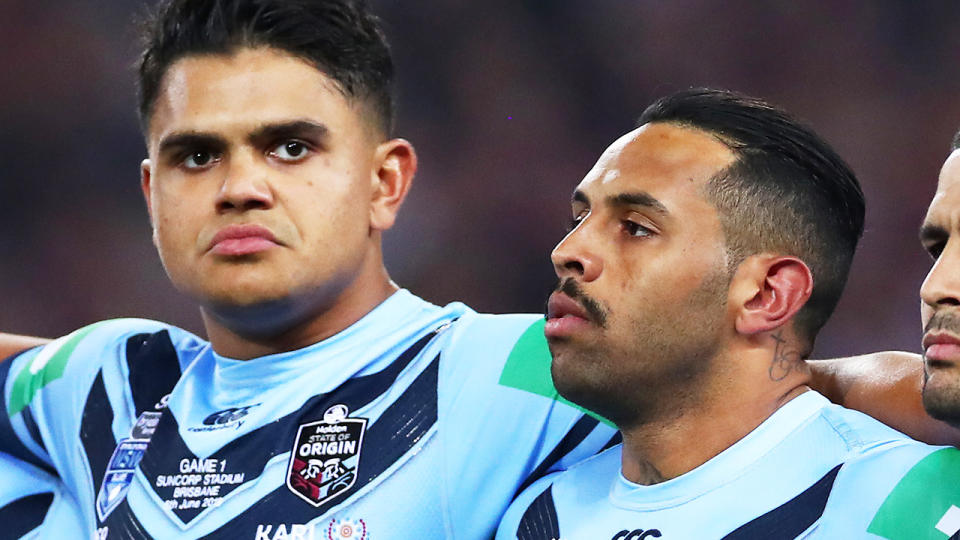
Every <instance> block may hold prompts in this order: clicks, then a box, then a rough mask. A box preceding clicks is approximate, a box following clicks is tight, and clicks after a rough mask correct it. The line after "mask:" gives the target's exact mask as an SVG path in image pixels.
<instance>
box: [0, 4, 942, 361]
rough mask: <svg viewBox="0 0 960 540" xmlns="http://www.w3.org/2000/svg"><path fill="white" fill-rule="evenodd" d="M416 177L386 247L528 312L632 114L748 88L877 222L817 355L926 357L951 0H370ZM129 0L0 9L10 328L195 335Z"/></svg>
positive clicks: (3, 226)
mask: <svg viewBox="0 0 960 540" xmlns="http://www.w3.org/2000/svg"><path fill="white" fill-rule="evenodd" d="M373 4H374V6H375V8H376V10H377V12H378V13H379V14H380V15H381V16H382V18H383V19H384V21H385V24H386V29H387V33H388V36H389V38H390V40H391V42H392V44H393V49H394V52H395V58H396V63H397V68H398V74H399V85H398V90H399V104H400V106H399V122H398V127H399V129H398V132H399V134H400V135H402V136H404V137H406V138H408V139H410V140H411V141H413V143H414V144H415V145H416V147H417V149H418V151H419V156H420V171H419V173H418V175H417V180H416V183H415V186H414V189H413V192H412V194H411V196H410V198H409V200H408V202H407V204H406V206H405V208H404V211H403V213H402V217H401V219H400V221H399V223H398V224H397V226H396V228H395V229H394V230H393V231H392V232H391V233H390V234H389V235H388V237H387V247H386V251H387V262H388V265H389V267H390V268H391V270H392V274H393V277H394V279H395V280H396V281H397V282H399V283H400V284H401V285H403V286H405V287H407V288H410V289H411V290H413V291H414V292H416V293H418V294H420V295H422V296H424V297H425V298H427V299H429V300H432V301H434V302H436V303H446V302H449V301H453V300H462V301H465V302H466V303H468V304H470V305H471V306H473V307H474V308H476V309H479V310H484V311H492V312H510V311H540V310H542V306H543V301H544V298H545V296H546V294H547V292H548V290H549V289H550V288H551V287H552V285H553V282H554V277H553V272H552V270H551V266H550V263H549V259H548V253H549V251H550V249H551V248H552V246H553V245H554V244H555V243H556V242H557V241H558V240H559V239H560V238H561V236H562V235H563V233H564V231H565V227H566V224H567V222H568V220H569V202H568V201H569V195H570V192H571V190H572V189H573V187H574V186H575V185H576V184H577V182H579V180H580V179H581V177H582V176H583V175H584V173H586V172H587V171H588V170H589V169H590V167H591V165H592V164H593V162H594V161H595V160H596V158H597V157H598V156H599V154H600V153H601V152H602V151H603V149H604V148H605V147H606V146H607V145H608V144H609V143H610V142H612V141H613V140H614V139H615V138H617V137H618V136H619V135H621V134H622V133H624V132H626V131H628V130H630V129H631V128H632V126H633V122H634V120H635V119H636V118H637V116H638V115H639V114H640V112H641V111H642V110H643V109H644V108H645V106H646V105H647V104H648V103H649V102H650V101H652V100H653V99H655V98H656V97H659V96H660V95H663V94H665V93H668V92H671V91H674V90H677V89H681V88H684V87H688V86H716V87H724V88H730V89H735V90H740V91H743V92H746V93H750V94H754V95H757V96H760V97H763V98H766V99H768V100H769V101H772V102H774V103H776V104H779V105H782V106H784V107H786V108H787V109H788V110H790V111H792V112H793V113H795V114H796V115H798V116H800V117H801V118H803V119H805V120H806V121H807V122H809V123H810V124H812V125H813V126H814V128H816V129H817V130H818V131H819V132H820V133H821V134H822V135H824V136H825V137H826V139H827V140H829V141H830V142H831V143H833V144H834V146H835V147H836V148H837V149H838V150H839V152H840V153H841V155H843V156H844V157H845V158H846V159H847V160H848V162H849V163H850V164H851V165H852V167H853V169H854V170H855V171H856V172H857V174H858V176H859V178H860V180H861V182H862V184H863V187H864V190H865V192H866V195H867V205H868V211H867V229H866V234H865V237H864V239H863V242H862V244H861V248H860V250H859V252H858V255H857V258H856V261H855V264H854V267H853V272H852V275H851V278H850V282H849V285H848V287H847V291H846V293H845V295H844V299H843V300H842V302H841V304H840V307H839V308H838V311H837V313H836V315H835V316H834V318H833V320H832V321H831V322H830V323H829V324H828V326H827V328H826V329H825V330H824V332H823V333H822V334H821V338H820V340H819V342H818V344H817V349H816V353H817V354H818V355H819V356H830V355H841V354H853V353H858V352H865V351H868V350H878V349H906V350H914V351H916V350H918V349H919V340H920V335H921V332H920V324H919V300H918V295H917V291H918V288H919V286H920V283H921V281H922V279H923V277H924V275H925V273H926V271H927V270H928V269H929V266H930V264H931V261H930V259H929V257H927V256H926V255H925V254H924V253H923V251H922V250H921V249H920V246H919V243H918V241H917V229H918V226H919V224H920V222H921V220H922V218H923V215H924V211H925V208H926V205H927V203H928V202H929V199H930V197H931V195H932V194H933V192H934V189H935V186H936V178H937V173H938V171H939V168H940V165H941V164H942V162H943V160H944V158H945V157H946V155H947V153H948V148H949V143H950V139H951V137H952V135H953V133H954V132H955V131H956V129H957V128H958V127H960V62H958V61H957V60H958V51H960V33H957V32H955V31H954V29H955V28H956V26H957V23H958V22H960V3H956V2H906V1H900V2H866V1H859V2H854V1H844V0H830V1H819V2H792V1H785V0H784V1H769V2H768V1H762V2H761V1H754V2H746V1H739V0H735V1H719V0H713V1H706V0H703V1H696V0H691V1H687V0H681V1H671V2H662V1H656V2H655V1H647V0H538V1H534V0H485V1H483V2H478V1H475V0H471V1H467V0H421V1H418V2H409V1H400V0H373ZM141 8H142V5H141V3H140V2H136V1H131V0H98V1H97V2H91V1H87V0H85V1H79V0H60V1H57V0H33V1H29V2H28V1H25V0H4V1H3V2H0V63H2V66H3V67H2V70H0V72H2V73H3V81H2V83H0V329H2V330H4V331H12V332H19V333H30V334H40V335H46V336H56V335H62V334H63V333H65V332H68V331H70V330H73V329H75V328H77V327H79V326H81V325H83V324H86V323H88V322H91V321H94V320H98V319H103V318H110V317H119V316H139V317H148V318H156V319H161V320H164V321H168V322H172V323H175V324H179V325H181V326H184V327H186V328H189V329H191V330H194V331H197V332H200V331H201V330H202V328H201V326H200V322H199V317H198V315H197V310H196V308H195V306H194V305H192V304H191V302H190V301H189V300H187V299H185V298H184V297H182V296H181V295H179V294H178V293H176V292H175V291H174V290H173V288H172V286H171V285H170V284H169V283H168V281H167V280H166V277H165V275H164V273H163V269H162V267H161V266H160V263H159V260H158V258H157V256H156V254H155V252H154V250H153V246H152V244H151V241H150V228H149V224H148V220H147V217H146V212H145V209H144V204H143V202H142V201H141V195H140V190H139V183H138V165H139V162H140V160H141V159H142V158H143V157H144V148H143V142H142V139H141V136H140V133H139V128H138V124H137V120H136V116H135V114H134V109H135V99H134V84H133V79H134V72H133V69H132V65H133V62H134V60H135V58H136V55H137V48H136V45H135V43H134V32H133V30H132V27H131V24H130V22H131V19H132V17H133V16H134V15H135V14H136V13H137V12H138V11H140V10H141Z"/></svg>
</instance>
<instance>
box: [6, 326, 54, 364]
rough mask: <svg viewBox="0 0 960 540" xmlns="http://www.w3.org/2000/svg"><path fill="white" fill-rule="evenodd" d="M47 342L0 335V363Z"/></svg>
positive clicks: (24, 337)
mask: <svg viewBox="0 0 960 540" xmlns="http://www.w3.org/2000/svg"><path fill="white" fill-rule="evenodd" d="M49 342H50V340H49V339H43V338H36V337H29V336H16V335H13V334H2V333H0V362H2V361H3V360H4V359H5V358H10V357H11V356H13V355H15V354H17V353H18V352H21V351H25V350H27V349H29V348H32V347H36V346H38V345H43V344H45V343H49Z"/></svg>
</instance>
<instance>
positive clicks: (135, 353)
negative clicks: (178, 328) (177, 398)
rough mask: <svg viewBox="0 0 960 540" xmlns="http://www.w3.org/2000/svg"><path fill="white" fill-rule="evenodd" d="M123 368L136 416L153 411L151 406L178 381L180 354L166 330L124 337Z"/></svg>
mask: <svg viewBox="0 0 960 540" xmlns="http://www.w3.org/2000/svg"><path fill="white" fill-rule="evenodd" d="M126 357H127V370H128V371H129V373H130V375H129V377H128V381H129V382H130V393H131V394H132V396H133V405H134V408H135V409H136V410H137V413H136V414H137V416H140V414H141V413H143V412H144V411H153V410H156V409H155V407H154V405H156V404H157V403H159V402H160V400H161V399H163V396H165V395H166V394H169V393H170V392H171V391H172V390H173V387H174V386H176V384H177V381H179V380H180V357H179V356H178V355H177V350H176V349H175V348H174V347H173V342H172V341H170V332H168V331H167V330H161V331H160V332H155V333H152V334H137V335H135V336H132V337H131V338H129V339H127V354H126Z"/></svg>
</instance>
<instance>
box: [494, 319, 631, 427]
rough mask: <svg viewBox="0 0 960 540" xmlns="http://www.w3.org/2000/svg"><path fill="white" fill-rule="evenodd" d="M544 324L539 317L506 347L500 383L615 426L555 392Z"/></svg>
mask: <svg viewBox="0 0 960 540" xmlns="http://www.w3.org/2000/svg"><path fill="white" fill-rule="evenodd" d="M546 324H547V323H546V321H545V320H543V319H541V320H539V321H537V322H535V323H533V324H531V325H530V328H527V329H526V330H525V331H524V332H523V335H521V336H520V339H518V340H517V342H516V343H515V344H514V346H513V350H512V351H510V356H509V357H507V363H506V365H504V366H503V372H501V373H500V384H501V385H503V386H509V387H510V388H516V389H518V390H524V391H526V392H530V393H533V394H537V395H540V396H545V397H548V398H550V399H553V400H556V401H559V402H560V403H565V404H567V405H569V406H571V407H573V408H575V409H578V410H580V411H583V412H585V413H587V414H589V415H590V416H592V417H594V418H596V419H597V420H600V421H601V422H603V423H604V424H607V425H608V426H611V427H616V426H614V425H613V423H612V422H610V421H609V420H607V419H606V418H603V417H602V416H600V415H598V414H596V413H593V412H591V411H588V410H587V409H584V408H583V407H581V406H579V405H576V404H574V403H570V402H569V401H568V400H566V399H564V398H563V397H562V396H561V395H560V394H558V393H557V389H556V388H555V387H554V386H553V377H551V376H550V361H551V358H550V348H549V347H548V346H547V338H545V337H544V336H543V327H544V326H545V325H546Z"/></svg>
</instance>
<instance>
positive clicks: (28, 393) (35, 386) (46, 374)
mask: <svg viewBox="0 0 960 540" xmlns="http://www.w3.org/2000/svg"><path fill="white" fill-rule="evenodd" d="M104 322H105V321H104ZM101 324H103V322H98V323H94V324H91V325H90V326H85V327H83V328H81V329H79V330H77V331H75V332H73V333H72V334H68V335H66V336H64V337H62V338H60V339H58V340H56V341H54V342H52V343H48V344H47V345H45V346H44V347H43V348H42V349H40V352H39V353H37V355H36V356H34V357H33V360H32V361H31V362H30V364H29V365H26V366H23V368H21V369H20V373H19V374H17V378H16V379H14V381H13V386H12V387H11V388H10V401H9V403H8V406H7V414H9V415H10V416H13V415H15V414H17V413H19V412H20V411H22V410H23V409H24V408H26V406H27V405H29V404H30V402H31V401H32V400H33V398H34V396H35V395H36V394H37V392H38V391H39V390H40V389H41V388H43V387H44V386H46V385H48V384H49V383H51V382H53V381H55V380H57V379H59V378H60V377H62V376H63V371H64V370H65V369H66V368H67V360H69V359H70V355H71V354H72V353H73V350H74V349H76V348H77V345H78V344H79V343H80V341H81V340H83V338H84V337H86V336H87V334H89V333H90V332H91V331H93V329H94V328H96V327H98V326H100V325H101ZM0 390H2V389H0Z"/></svg>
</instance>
